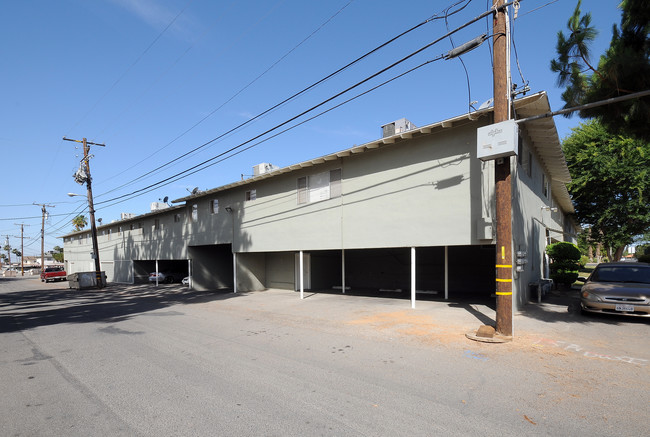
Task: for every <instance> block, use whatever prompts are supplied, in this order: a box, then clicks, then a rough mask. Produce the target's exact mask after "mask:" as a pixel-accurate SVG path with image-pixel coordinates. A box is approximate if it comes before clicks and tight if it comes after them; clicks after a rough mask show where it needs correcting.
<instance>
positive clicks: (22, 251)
mask: <svg viewBox="0 0 650 437" xmlns="http://www.w3.org/2000/svg"><path fill="white" fill-rule="evenodd" d="M14 225H20V276H25V261H24V259H25V245H24V244H23V240H24V238H25V224H24V223H14ZM27 226H29V225H27ZM16 238H17V237H16ZM27 238H29V237H27Z"/></svg>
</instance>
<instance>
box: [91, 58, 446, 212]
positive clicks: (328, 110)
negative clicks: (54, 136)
mask: <svg viewBox="0 0 650 437" xmlns="http://www.w3.org/2000/svg"><path fill="white" fill-rule="evenodd" d="M444 58H445V56H444V55H440V56H438V57H436V58H434V59H430V60H428V61H426V62H423V63H421V64H419V65H417V66H415V67H413V68H411V69H409V70H407V71H405V72H403V73H401V74H399V75H397V76H394V77H392V78H390V79H388V80H386V81H384V82H382V83H380V84H378V85H375V86H374V87H372V88H370V89H368V90H366V91H364V92H362V93H359V94H357V95H355V96H354V97H351V98H349V99H347V100H345V101H343V102H340V103H338V104H336V105H334V106H332V107H331V108H328V109H326V110H324V111H322V112H320V113H318V114H315V115H313V116H311V117H309V118H307V119H305V120H302V121H300V122H298V123H296V124H294V125H292V126H290V127H288V128H286V129H284V130H282V131H280V132H276V133H275V134H273V135H271V136H269V137H267V138H264V139H262V140H261V141H258V142H256V143H253V144H251V145H249V146H248V147H245V148H243V149H239V150H237V151H235V152H234V153H232V154H230V155H227V154H228V153H229V152H233V151H234V150H235V149H237V148H238V147H239V146H237V147H233V148H231V149H230V150H228V151H226V152H223V153H221V154H220V155H218V156H217V157H221V158H222V159H219V160H218V161H215V162H211V163H209V164H207V165H205V166H203V167H201V168H197V169H194V170H193V171H192V172H190V173H188V174H183V175H180V176H179V177H177V178H175V179H172V180H167V181H165V183H163V184H161V185H157V186H155V187H152V188H150V189H148V190H146V191H143V192H134V193H131V194H133V195H132V196H131V197H129V198H128V199H124V200H118V201H117V202H115V203H112V204H109V205H106V206H105V207H110V206H114V205H117V204H119V203H122V202H123V201H126V200H130V199H134V198H136V197H139V196H141V195H144V194H146V193H148V192H150V191H153V190H155V189H157V188H159V187H161V186H165V185H169V184H171V183H174V182H177V181H179V180H181V179H184V178H186V177H188V176H191V175H193V174H195V173H198V172H200V171H203V170H205V169H207V168H209V167H212V166H214V165H216V164H219V163H221V162H223V161H225V160H227V159H230V158H232V157H233V156H236V155H239V154H240V153H243V152H245V151H247V150H249V149H252V148H253V147H256V146H258V145H260V144H262V143H265V142H266V141H269V140H271V139H272V138H275V137H277V136H279V135H282V134H284V133H286V132H288V131H290V130H292V129H295V128H297V127H298V126H301V125H303V124H305V123H307V122H309V121H312V120H314V119H315V118H318V117H320V116H322V115H325V114H327V113H328V112H331V111H333V110H334V109H337V108H339V107H341V106H343V105H345V104H347V103H349V102H351V101H353V100H356V99H358V98H359V97H362V96H364V95H366V94H368V93H370V92H372V91H375V90H376V89H378V88H380V87H382V86H384V85H387V84H389V83H391V82H393V81H395V80H397V79H399V78H401V77H403V76H405V75H407V74H409V73H412V72H414V71H415V70H417V69H419V68H421V67H424V66H425V65H428V64H430V63H432V62H435V61H439V60H441V59H444ZM224 155H227V156H224ZM177 176H178V175H177ZM116 199H118V198H116ZM104 202H106V201H104ZM104 202H99V203H104Z"/></svg>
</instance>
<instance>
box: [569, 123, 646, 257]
mask: <svg viewBox="0 0 650 437" xmlns="http://www.w3.org/2000/svg"><path fill="white" fill-rule="evenodd" d="M562 149H563V150H564V154H565V156H566V159H567V165H568V167H569V171H570V173H571V178H572V182H571V183H570V184H569V185H568V189H569V193H571V196H572V199H573V202H574V205H575V210H576V217H577V220H578V221H579V222H580V223H581V224H582V225H586V226H589V227H590V228H591V232H590V239H591V240H592V241H595V242H600V243H602V244H603V246H605V247H606V248H609V249H610V251H609V253H608V258H609V259H610V260H617V259H619V258H620V257H621V255H622V253H623V250H624V249H625V246H626V245H628V244H630V243H632V242H633V240H634V237H635V236H638V235H641V234H644V233H646V232H648V229H650V198H649V196H648V190H649V189H650V142H647V141H644V140H640V139H635V138H630V137H626V136H623V135H616V134H613V133H611V132H610V131H609V130H608V129H607V128H605V127H604V126H603V125H602V124H601V123H600V122H598V121H595V120H592V121H589V122H586V123H582V124H581V125H580V126H579V127H577V128H574V129H573V132H572V134H571V135H570V136H569V137H567V138H565V139H564V142H563V144H562ZM612 251H613V253H612Z"/></svg>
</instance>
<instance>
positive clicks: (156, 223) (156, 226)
mask: <svg viewBox="0 0 650 437" xmlns="http://www.w3.org/2000/svg"><path fill="white" fill-rule="evenodd" d="M153 229H154V231H156V230H158V229H160V219H158V218H157V219H153Z"/></svg>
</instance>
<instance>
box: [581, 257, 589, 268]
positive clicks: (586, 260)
mask: <svg viewBox="0 0 650 437" xmlns="http://www.w3.org/2000/svg"><path fill="white" fill-rule="evenodd" d="M588 262H589V257H588V256H587V255H582V256H581V257H580V268H581V269H584V268H585V266H586V265H587V263H588Z"/></svg>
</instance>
